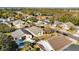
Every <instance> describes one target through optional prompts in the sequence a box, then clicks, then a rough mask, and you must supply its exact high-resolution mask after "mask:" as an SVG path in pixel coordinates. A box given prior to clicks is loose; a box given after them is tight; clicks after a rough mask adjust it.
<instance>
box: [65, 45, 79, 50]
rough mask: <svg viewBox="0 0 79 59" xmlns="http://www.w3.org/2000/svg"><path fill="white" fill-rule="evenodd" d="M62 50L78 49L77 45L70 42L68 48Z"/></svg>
mask: <svg viewBox="0 0 79 59" xmlns="http://www.w3.org/2000/svg"><path fill="white" fill-rule="evenodd" d="M64 51H79V45H75V44H72V45H70V46H69V47H68V48H66V49H64Z"/></svg>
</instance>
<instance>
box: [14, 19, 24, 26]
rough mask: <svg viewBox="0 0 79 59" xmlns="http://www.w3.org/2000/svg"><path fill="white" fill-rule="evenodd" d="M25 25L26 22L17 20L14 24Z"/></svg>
mask: <svg viewBox="0 0 79 59" xmlns="http://www.w3.org/2000/svg"><path fill="white" fill-rule="evenodd" d="M23 23H24V21H22V20H16V21H14V22H13V24H14V25H17V24H23Z"/></svg>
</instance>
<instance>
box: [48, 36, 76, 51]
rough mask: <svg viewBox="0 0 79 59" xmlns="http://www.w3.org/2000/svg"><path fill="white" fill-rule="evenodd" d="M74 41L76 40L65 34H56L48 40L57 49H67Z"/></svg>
mask: <svg viewBox="0 0 79 59" xmlns="http://www.w3.org/2000/svg"><path fill="white" fill-rule="evenodd" d="M73 41H75V40H70V38H68V37H66V36H64V35H60V36H55V37H52V38H50V39H49V40H48V42H49V44H50V45H51V47H52V48H53V49H54V50H56V51H58V50H63V49H65V48H66V47H67V46H69V45H71V43H73Z"/></svg>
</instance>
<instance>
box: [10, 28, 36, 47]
mask: <svg viewBox="0 0 79 59" xmlns="http://www.w3.org/2000/svg"><path fill="white" fill-rule="evenodd" d="M11 35H12V37H13V38H14V40H15V41H16V43H17V44H18V46H19V48H23V47H24V43H25V42H31V43H34V42H35V40H32V35H31V34H30V33H29V32H28V31H26V30H24V29H19V30H16V31H14V32H12V34H11Z"/></svg>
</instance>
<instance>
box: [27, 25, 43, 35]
mask: <svg viewBox="0 0 79 59" xmlns="http://www.w3.org/2000/svg"><path fill="white" fill-rule="evenodd" d="M26 30H27V31H29V32H30V33H31V34H32V35H34V36H36V35H38V33H40V32H41V31H43V29H41V28H39V27H36V26H32V27H30V28H27V29H26Z"/></svg>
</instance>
